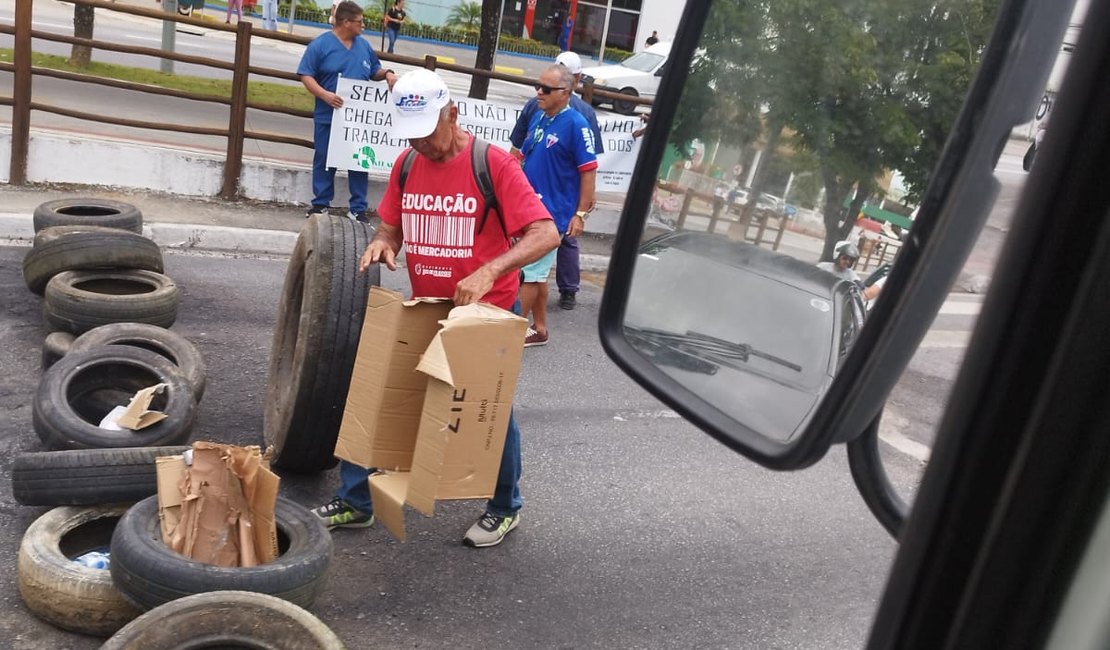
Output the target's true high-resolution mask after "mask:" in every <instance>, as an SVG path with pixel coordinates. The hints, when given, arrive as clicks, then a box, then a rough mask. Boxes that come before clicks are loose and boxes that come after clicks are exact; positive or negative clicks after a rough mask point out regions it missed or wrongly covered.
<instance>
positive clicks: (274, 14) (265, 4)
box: [262, 0, 278, 32]
mask: <svg viewBox="0 0 1110 650" xmlns="http://www.w3.org/2000/svg"><path fill="white" fill-rule="evenodd" d="M277 5H278V3H277V0H262V29H268V30H270V31H271V32H276V31H277V21H278V6H277Z"/></svg>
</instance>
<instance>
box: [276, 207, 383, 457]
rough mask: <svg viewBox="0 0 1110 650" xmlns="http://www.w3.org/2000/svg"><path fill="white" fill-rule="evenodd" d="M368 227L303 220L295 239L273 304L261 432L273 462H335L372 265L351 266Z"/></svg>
mask: <svg viewBox="0 0 1110 650" xmlns="http://www.w3.org/2000/svg"><path fill="white" fill-rule="evenodd" d="M372 234H373V231H372V230H371V229H370V228H369V227H367V226H365V225H363V224H360V223H357V222H354V221H351V220H349V219H343V218H338V217H328V216H317V217H312V218H311V219H309V220H308V221H307V222H306V224H305V227H304V228H303V229H302V230H301V234H300V236H299V237H298V238H297V245H296V247H295V248H294V249H293V256H292V258H291V259H290V261H289V270H288V271H287V272H286V274H285V285H284V288H283V289H282V299H281V303H280V304H279V305H278V316H277V325H276V327H275V328H274V343H273V346H272V348H271V351H270V372H269V380H268V382H267V387H266V408H265V417H264V426H263V429H264V435H265V439H266V444H267V445H271V446H272V447H273V449H274V457H273V464H274V465H275V466H277V467H283V468H285V469H290V470H294V471H300V472H317V471H320V470H323V469H327V468H328V467H331V466H332V465H333V464H334V462H335V461H334V458H333V456H332V454H333V453H334V451H335V441H336V438H337V437H338V435H339V425H340V422H342V420H343V407H344V405H345V404H346V401H347V389H348V388H349V387H350V384H351V370H352V368H353V367H354V362H355V353H356V352H357V351H358V341H359V336H360V335H361V333H362V319H363V316H364V315H365V313H366V298H367V295H368V294H369V292H370V287H371V286H374V285H377V284H378V282H379V279H380V273H381V272H380V270H379V269H378V266H377V265H374V266H372V267H370V269H369V270H368V271H367V272H366V273H359V272H358V262H359V259H360V258H361V256H362V253H363V251H365V249H366V246H367V244H368V243H369V240H370V237H371V236H372Z"/></svg>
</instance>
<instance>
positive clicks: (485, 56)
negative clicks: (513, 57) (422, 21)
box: [456, 0, 501, 99]
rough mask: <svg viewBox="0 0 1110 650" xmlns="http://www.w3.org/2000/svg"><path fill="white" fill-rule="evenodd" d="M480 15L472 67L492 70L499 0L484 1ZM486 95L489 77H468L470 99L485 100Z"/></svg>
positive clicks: (498, 24) (499, 19) (499, 12)
mask: <svg viewBox="0 0 1110 650" xmlns="http://www.w3.org/2000/svg"><path fill="white" fill-rule="evenodd" d="M469 4H471V5H477V4H478V3H476V2H471V3H469ZM456 9H458V7H456ZM480 13H481V18H482V24H481V25H482V26H481V29H480V30H479V32H478V54H477V55H476V56H475V57H474V67H475V68H478V69H481V70H493V55H494V54H495V52H496V50H497V32H498V30H499V29H500V28H501V0H484V1H483V2H482V6H481V12H480ZM488 93H489V77H483V76H480V75H472V76H471V77H470V97H473V98H474V99H485V98H486V95H487V94H488Z"/></svg>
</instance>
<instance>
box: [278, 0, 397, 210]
mask: <svg viewBox="0 0 1110 650" xmlns="http://www.w3.org/2000/svg"><path fill="white" fill-rule="evenodd" d="M297 74H298V75H300V77H301V83H303V84H304V87H305V88H306V89H308V92H310V93H312V95H313V96H314V97H316V107H315V109H314V110H313V113H312V123H313V126H314V133H313V143H314V145H315V152H314V153H313V155H312V206H311V207H310V208H309V209H308V213H307V214H306V215H305V217H311V216H312V215H314V214H327V212H328V208H329V207H330V206H331V200H332V199H333V198H335V168H334V167H328V166H327V160H328V138H329V137H331V118H332V112H333V111H334V109H336V108H339V107H340V106H342V105H343V98H342V97H340V96H339V95H337V94H335V89H336V86H337V85H338V83H339V76H340V75H343V76H344V77H346V78H348V79H362V80H372V81H385V82H386V83H388V84H389V87H390V88H393V84H394V82H395V81H397V75H395V74H393V71H392V70H385V69H383V68H382V64H381V61H379V60H378V57H377V55H375V54H374V51H373V50H372V49H371V48H370V43H368V42H367V41H366V39H364V38H362V7H360V6H358V5H357V4H355V3H354V2H352V1H351V0H343V1H342V2H340V3H339V4H338V5H337V6H336V8H335V25H334V26H333V27H332V28H331V31H328V32H324V33H323V34H320V35H319V36H317V37H316V38H314V39H312V42H310V43H309V44H308V47H306V48H305V51H304V56H302V57H301V63H300V65H299V66H297ZM368 185H369V180H368V177H367V174H366V172H362V171H354V170H349V171H348V172H347V186H348V188H349V189H350V191H351V202H350V206H349V208H348V210H347V218H349V219H355V220H357V221H361V222H364V223H365V222H366V221H367V219H366V207H367V200H366V191H367V187H368Z"/></svg>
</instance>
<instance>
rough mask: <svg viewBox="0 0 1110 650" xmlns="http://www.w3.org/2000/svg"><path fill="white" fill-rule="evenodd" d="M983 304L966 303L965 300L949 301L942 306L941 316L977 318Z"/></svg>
mask: <svg viewBox="0 0 1110 650" xmlns="http://www.w3.org/2000/svg"><path fill="white" fill-rule="evenodd" d="M982 307H983V303H982V302H965V301H963V300H948V301H945V303H944V304H943V305H941V306H940V311H939V312H937V313H939V314H947V315H950V316H976V315H978V314H979V311H980V309H982Z"/></svg>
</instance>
